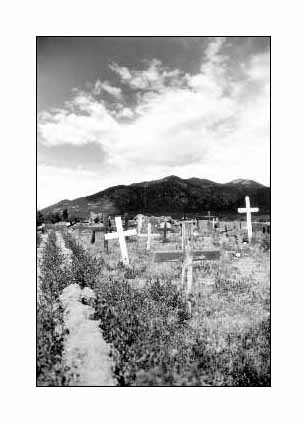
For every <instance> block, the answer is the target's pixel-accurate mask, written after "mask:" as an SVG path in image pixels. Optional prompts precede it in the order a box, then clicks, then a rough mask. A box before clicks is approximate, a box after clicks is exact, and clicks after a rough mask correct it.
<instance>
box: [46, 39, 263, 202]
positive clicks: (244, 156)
mask: <svg viewBox="0 0 307 423" xmlns="http://www.w3.org/2000/svg"><path fill="white" fill-rule="evenodd" d="M224 43H225V40H224V39H223V38H218V39H214V40H213V41H212V42H211V43H210V44H209V46H208V48H207V50H206V51H205V52H204V57H203V62H202V64H201V67H200V70H199V72H198V73H197V74H194V75H189V74H185V75H184V74H183V73H182V72H179V70H176V69H175V70H169V69H165V68H164V67H163V65H162V63H161V62H160V61H158V60H153V61H151V62H148V63H147V66H146V67H145V69H144V70H134V69H128V68H127V67H124V66H119V65H117V64H112V65H111V68H112V70H113V71H114V72H116V73H117V75H119V77H120V81H121V84H122V85H123V89H120V88H118V91H117V87H113V86H111V85H108V83H101V82H100V81H99V83H98V81H97V82H96V84H97V86H96V85H95V87H96V89H97V91H96V92H98V91H99V90H105V91H108V90H109V91H108V92H109V94H112V95H113V96H114V97H116V98H117V100H118V103H117V105H115V106H112V109H111V108H110V106H109V105H108V104H107V103H106V102H104V101H102V100H98V99H97V98H95V97H93V96H91V95H90V94H87V93H85V92H77V94H76V96H75V98H74V99H73V101H72V102H70V103H67V104H66V105H65V108H63V109H62V110H59V109H58V110H56V111H54V112H52V111H51V112H49V113H47V112H44V113H42V114H41V115H40V116H39V119H38V131H39V135H40V137H41V139H42V142H44V143H45V144H46V145H59V144H61V143H71V144H74V145H82V144H86V143H88V142H95V143H100V144H101V146H102V147H103V149H104V151H106V153H107V156H108V171H109V174H108V175H107V176H106V175H105V174H104V182H105V185H106V186H110V185H112V184H120V183H130V182H136V181H138V180H139V181H140V180H145V179H153V178H160V177H163V176H166V175H167V174H178V176H182V177H191V176H196V177H202V178H209V179H210V178H211V179H213V180H215V181H220V182H227V181H229V180H231V179H235V178H238V177H242V178H248V179H255V180H257V181H259V182H262V183H267V184H268V183H269V161H270V157H269V154H270V151H269V150H270V144H269V115H270V114H269V89H270V87H269V53H261V54H257V55H254V56H251V57H250V58H249V59H248V60H247V59H246V60H245V62H243V63H241V64H240V78H237V79H236V80H234V79H233V78H232V76H231V72H230V70H231V69H230V66H231V63H230V61H229V58H228V57H227V56H224V55H222V54H221V50H222V47H223V45H224ZM125 86H127V88H128V89H129V90H131V89H132V90H133V91H132V92H133V93H134V95H135V105H133V103H132V102H131V104H129V105H127V104H126V103H124V102H123V101H122V98H123V97H122V93H123V90H124V87H125ZM95 87H94V88H95ZM130 95H131V94H130ZM54 173H55V171H54ZM50 177H51V176H50ZM39 178H40V175H39ZM91 178H92V177H91ZM45 179H48V177H47V176H46V175H45ZM93 180H95V183H96V184H97V183H98V184H100V186H98V185H97V187H96V188H95V189H94V190H93V192H94V191H95V190H99V189H102V188H101V181H100V179H99V174H97V175H96V178H94V179H90V180H89V182H88V186H89V187H91V188H92V187H93V186H94V185H95V183H94V182H93ZM91 181H92V182H91ZM97 181H98V182H97ZM70 183H71V185H72V186H75V184H76V182H75V180H73V178H72V179H71V180H70ZM68 186H69V183H68V182H67V189H68ZM78 186H79V188H76V189H77V190H79V195H83V194H84V193H85V191H86V192H87V193H90V192H89V191H88V190H86V189H85V187H86V186H87V185H86V183H84V184H83V183H82V185H79V184H78ZM95 186H96V185H95ZM82 190H83V191H84V192H83V191H82ZM68 191H69V190H68ZM68 191H67V192H68ZM65 196H67V195H62V194H61V198H63V197H65Z"/></svg>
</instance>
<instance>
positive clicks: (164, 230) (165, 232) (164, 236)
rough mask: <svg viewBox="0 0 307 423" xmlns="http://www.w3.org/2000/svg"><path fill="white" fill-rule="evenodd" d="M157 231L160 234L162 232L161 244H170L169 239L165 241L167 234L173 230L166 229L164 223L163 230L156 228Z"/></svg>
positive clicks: (165, 223)
mask: <svg viewBox="0 0 307 423" xmlns="http://www.w3.org/2000/svg"><path fill="white" fill-rule="evenodd" d="M158 231H160V232H162V231H163V241H162V242H163V243H164V244H165V243H167V242H170V240H169V239H167V232H173V230H172V229H171V228H168V227H167V222H164V226H163V228H161V227H160V228H158Z"/></svg>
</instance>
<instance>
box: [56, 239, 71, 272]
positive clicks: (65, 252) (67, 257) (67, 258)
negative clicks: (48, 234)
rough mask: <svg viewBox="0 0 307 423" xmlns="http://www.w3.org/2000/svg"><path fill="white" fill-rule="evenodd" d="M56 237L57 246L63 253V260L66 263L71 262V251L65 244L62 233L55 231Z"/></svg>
mask: <svg viewBox="0 0 307 423" xmlns="http://www.w3.org/2000/svg"><path fill="white" fill-rule="evenodd" d="M56 238H57V246H58V247H59V248H60V250H61V252H62V254H63V255H64V260H65V262H66V263H67V264H70V263H71V255H72V251H71V250H70V249H68V248H66V246H65V242H64V239H63V235H62V233H61V232H59V231H57V232H56Z"/></svg>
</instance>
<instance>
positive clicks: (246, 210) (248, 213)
mask: <svg viewBox="0 0 307 423" xmlns="http://www.w3.org/2000/svg"><path fill="white" fill-rule="evenodd" d="M245 204H246V207H245V208H239V209H238V213H246V227H247V236H248V242H251V240H252V235H253V228H252V213H257V212H258V211H259V208H258V207H254V208H251V207H250V201H249V197H248V196H246V197H245Z"/></svg>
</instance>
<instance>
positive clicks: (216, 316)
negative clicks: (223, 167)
mask: <svg viewBox="0 0 307 423" xmlns="http://www.w3.org/2000/svg"><path fill="white" fill-rule="evenodd" d="M236 223H237V222H232V223H231V225H230V226H231V229H232V231H230V232H223V231H221V230H211V231H203V232H202V231H201V233H200V236H199V237H197V238H195V239H194V240H193V242H192V246H193V249H194V250H195V249H196V250H197V249H202V248H205V249H209V250H210V249H217V248H218V249H219V250H220V251H221V257H220V259H219V260H215V261H200V262H194V264H193V285H192V291H191V293H190V294H189V295H188V297H187V295H186V290H185V286H182V285H181V263H179V262H176V263H169V262H167V263H154V262H153V255H154V252H155V251H163V250H167V251H171V250H179V249H180V248H181V238H180V234H179V233H172V234H170V235H168V239H169V242H168V243H162V242H161V239H160V238H159V237H157V238H153V239H152V243H151V250H150V251H146V237H142V238H139V237H131V238H128V239H126V240H127V249H128V254H129V258H130V266H129V267H125V266H123V264H122V263H121V261H120V259H121V256H120V249H119V243H118V240H112V241H109V251H108V252H106V251H104V243H103V234H102V233H101V232H97V233H96V239H95V243H92V242H91V238H92V237H91V232H90V231H80V233H79V231H78V230H72V229H70V230H65V231H61V232H59V231H57V232H54V231H49V232H48V235H44V236H43V237H44V238H43V239H40V240H39V243H40V244H39V245H40V246H39V253H38V265H39V266H38V267H39V272H38V274H39V277H38V294H39V295H38V311H37V363H38V366H37V384H38V385H39V386H75V385H76V386H78V385H82V386H83V385H85V386H92V385H93V386H94V385H98V386H101V385H103V386H109V385H117V386H270V239H269V234H267V233H262V231H259V232H255V236H254V238H253V240H252V242H251V243H250V244H248V243H246V242H244V239H245V229H244V228H243V227H242V228H241V229H240V227H239V225H238V224H236ZM227 226H229V224H228V223H226V222H224V223H222V224H221V225H220V228H222V229H224V227H227Z"/></svg>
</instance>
